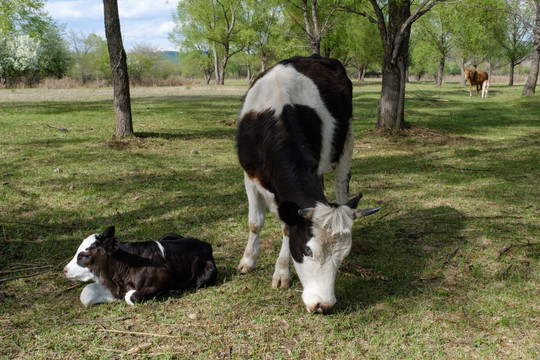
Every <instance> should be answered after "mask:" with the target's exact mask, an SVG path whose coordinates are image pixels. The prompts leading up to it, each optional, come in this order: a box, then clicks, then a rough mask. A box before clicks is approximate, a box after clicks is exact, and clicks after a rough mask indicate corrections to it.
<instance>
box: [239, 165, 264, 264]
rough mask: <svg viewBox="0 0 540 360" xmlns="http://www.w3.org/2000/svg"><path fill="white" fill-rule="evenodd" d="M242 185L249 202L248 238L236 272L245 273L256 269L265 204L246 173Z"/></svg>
mask: <svg viewBox="0 0 540 360" xmlns="http://www.w3.org/2000/svg"><path fill="white" fill-rule="evenodd" d="M244 185H245V187H246V194H247V197H248V202H249V215H248V221H249V238H248V242H247V245H246V249H245V250H244V256H243V257H242V260H240V264H238V270H239V271H241V272H243V273H246V272H248V271H250V270H254V269H255V268H256V267H257V259H258V258H259V253H260V251H259V237H260V235H261V230H262V228H263V226H264V221H265V217H266V203H265V200H264V198H263V196H262V195H261V193H260V192H259V191H258V190H257V184H256V183H255V181H254V180H252V179H250V178H249V177H248V176H247V174H246V173H244Z"/></svg>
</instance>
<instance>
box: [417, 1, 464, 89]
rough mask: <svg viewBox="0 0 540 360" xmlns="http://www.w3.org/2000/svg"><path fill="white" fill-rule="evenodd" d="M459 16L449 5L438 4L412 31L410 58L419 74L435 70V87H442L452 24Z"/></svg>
mask: <svg viewBox="0 0 540 360" xmlns="http://www.w3.org/2000/svg"><path fill="white" fill-rule="evenodd" d="M459 16H461V14H459V13H456V11H455V9H454V8H453V7H451V6H450V4H440V5H438V6H436V7H434V8H433V9H432V10H431V11H430V12H429V13H427V14H426V15H425V16H423V17H422V18H420V19H419V20H418V21H417V22H416V24H415V27H414V28H413V31H412V36H413V39H414V40H411V41H412V43H413V46H412V48H413V51H412V54H413V56H412V58H413V59H415V58H416V61H415V63H416V66H418V67H420V69H418V71H419V72H420V73H422V72H424V71H428V72H432V70H433V69H434V68H436V70H435V85H436V86H437V87H440V86H441V85H442V80H443V74H444V67H445V64H446V59H447V57H448V55H449V54H450V52H451V51H452V48H453V46H454V39H453V34H452V32H451V29H452V24H454V23H455V22H456V21H459V20H458V19H457V18H458V17H459Z"/></svg>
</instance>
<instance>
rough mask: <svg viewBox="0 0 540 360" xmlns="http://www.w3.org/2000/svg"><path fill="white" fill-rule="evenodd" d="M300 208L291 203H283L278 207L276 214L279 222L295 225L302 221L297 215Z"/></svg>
mask: <svg viewBox="0 0 540 360" xmlns="http://www.w3.org/2000/svg"><path fill="white" fill-rule="evenodd" d="M299 211H302V209H300V206H298V205H297V204H296V203H293V202H292V201H284V202H282V203H281V204H280V205H279V208H278V213H279V218H280V219H281V221H283V222H284V223H286V224H287V225H296V224H298V223H299V222H300V221H302V219H303V218H302V217H301V216H300V215H299V213H298V212H299Z"/></svg>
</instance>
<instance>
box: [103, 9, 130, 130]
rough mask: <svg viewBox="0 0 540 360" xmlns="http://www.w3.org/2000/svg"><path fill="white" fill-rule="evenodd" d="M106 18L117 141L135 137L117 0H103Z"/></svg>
mask: <svg viewBox="0 0 540 360" xmlns="http://www.w3.org/2000/svg"><path fill="white" fill-rule="evenodd" d="M103 9H104V15H105V16H104V17H105V36H106V38H107V46H108V49H109V62H110V64H111V76H112V82H113V88H114V114H115V119H116V127H115V130H114V135H113V137H114V138H116V139H120V138H125V137H133V136H134V135H135V134H134V133H133V125H132V120H131V99H130V95H129V78H128V71H127V60H126V52H125V51H124V45H123V44H122V32H121V31H120V18H119V17H118V3H117V0H103Z"/></svg>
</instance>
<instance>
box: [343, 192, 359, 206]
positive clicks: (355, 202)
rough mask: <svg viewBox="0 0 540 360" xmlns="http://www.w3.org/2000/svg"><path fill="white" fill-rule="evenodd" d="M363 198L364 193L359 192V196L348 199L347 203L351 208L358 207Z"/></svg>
mask: <svg viewBox="0 0 540 360" xmlns="http://www.w3.org/2000/svg"><path fill="white" fill-rule="evenodd" d="M361 198H362V194H359V195H358V196H356V197H354V198H352V199H351V200H349V201H347V203H346V204H345V205H347V206H348V207H350V208H351V209H356V208H357V207H358V203H359V202H360V199H361Z"/></svg>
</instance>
